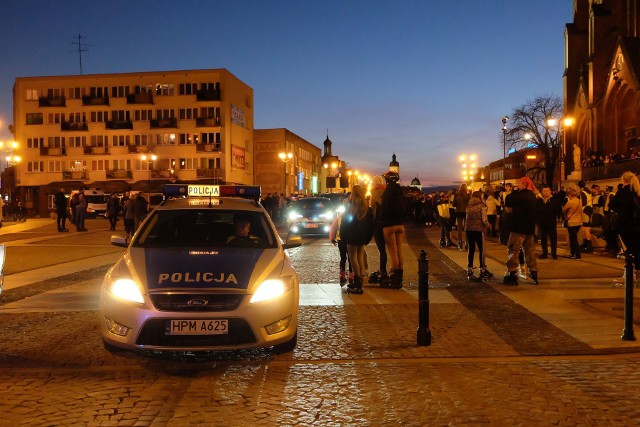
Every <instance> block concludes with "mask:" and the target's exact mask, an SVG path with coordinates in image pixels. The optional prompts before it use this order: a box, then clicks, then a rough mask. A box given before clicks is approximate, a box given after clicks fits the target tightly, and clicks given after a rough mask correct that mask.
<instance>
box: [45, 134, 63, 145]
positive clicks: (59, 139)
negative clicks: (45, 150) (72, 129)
mask: <svg viewBox="0 0 640 427" xmlns="http://www.w3.org/2000/svg"><path fill="white" fill-rule="evenodd" d="M47 144H48V145H47V146H48V147H49V148H64V147H65V137H64V136H50V137H49V138H48V139H47Z"/></svg>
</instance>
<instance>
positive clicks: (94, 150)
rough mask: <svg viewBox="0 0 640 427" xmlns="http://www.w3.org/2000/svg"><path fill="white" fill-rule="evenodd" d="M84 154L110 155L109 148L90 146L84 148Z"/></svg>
mask: <svg viewBox="0 0 640 427" xmlns="http://www.w3.org/2000/svg"><path fill="white" fill-rule="evenodd" d="M83 148H84V150H83V151H84V154H109V147H103V146H96V147H94V146H88V147H83Z"/></svg>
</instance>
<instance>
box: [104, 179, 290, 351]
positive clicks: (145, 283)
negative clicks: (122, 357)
mask: <svg viewBox="0 0 640 427" xmlns="http://www.w3.org/2000/svg"><path fill="white" fill-rule="evenodd" d="M165 194H166V196H167V200H165V202H163V203H162V204H161V205H159V206H158V207H157V208H156V209H155V210H154V211H153V212H151V213H150V214H149V215H148V216H147V218H146V219H145V221H144V222H143V223H142V224H141V225H140V227H139V229H138V230H137V231H136V233H135V235H134V236H133V238H132V239H131V242H127V241H126V238H124V237H119V236H112V238H111V242H112V244H114V245H116V246H124V247H127V250H126V251H125V253H124V254H123V256H122V257H121V258H120V259H119V260H118V261H117V262H116V263H115V265H114V266H113V267H111V269H110V270H109V271H108V272H107V274H106V277H105V279H104V282H103V284H102V288H101V292H100V322H101V332H102V337H103V340H104V345H105V348H107V349H108V350H111V351H115V350H121V349H130V350H151V351H210V350H232V349H244V348H255V347H271V346H274V349H275V351H277V352H284V351H291V350H293V349H294V348H295V346H296V343H297V326H298V300H299V282H298V276H297V274H296V272H295V270H294V269H293V267H292V265H291V260H290V258H289V256H288V255H287V253H286V252H285V249H286V248H287V246H285V245H283V244H282V241H281V240H280V238H279V236H278V234H277V231H276V229H275V226H274V225H273V223H272V222H271V220H270V218H269V215H268V214H267V213H266V211H265V210H264V209H263V208H262V206H261V205H260V204H259V203H258V202H257V200H258V198H259V196H260V187H253V186H224V185H221V186H209V185H167V186H166V187H165ZM251 199H253V200H251Z"/></svg>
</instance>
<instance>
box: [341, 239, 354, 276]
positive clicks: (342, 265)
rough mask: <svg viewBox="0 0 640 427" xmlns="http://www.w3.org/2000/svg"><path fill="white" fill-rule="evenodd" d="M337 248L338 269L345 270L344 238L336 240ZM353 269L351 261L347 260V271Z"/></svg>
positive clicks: (345, 247)
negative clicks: (338, 253)
mask: <svg viewBox="0 0 640 427" xmlns="http://www.w3.org/2000/svg"><path fill="white" fill-rule="evenodd" d="M338 250H339V251H340V271H346V268H347V260H348V257H347V243H346V242H345V241H344V240H338ZM352 271H353V267H351V261H349V272H352Z"/></svg>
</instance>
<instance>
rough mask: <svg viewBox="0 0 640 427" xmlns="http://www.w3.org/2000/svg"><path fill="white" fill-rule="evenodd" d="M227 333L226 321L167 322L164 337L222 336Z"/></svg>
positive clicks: (177, 320)
mask: <svg viewBox="0 0 640 427" xmlns="http://www.w3.org/2000/svg"><path fill="white" fill-rule="evenodd" d="M228 333H229V321H228V320H227V319H216V320H184V319H174V320H169V324H168V325H167V332H166V335H223V334H228Z"/></svg>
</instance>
